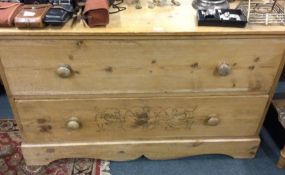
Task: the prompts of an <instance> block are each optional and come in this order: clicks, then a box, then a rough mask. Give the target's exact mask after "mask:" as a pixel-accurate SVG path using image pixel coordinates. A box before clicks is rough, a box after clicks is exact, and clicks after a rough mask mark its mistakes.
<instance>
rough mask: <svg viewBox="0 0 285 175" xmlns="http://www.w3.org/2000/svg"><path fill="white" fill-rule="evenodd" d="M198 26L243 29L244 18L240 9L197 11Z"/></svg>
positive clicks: (245, 20)
mask: <svg viewBox="0 0 285 175" xmlns="http://www.w3.org/2000/svg"><path fill="white" fill-rule="evenodd" d="M197 13H198V15H197V16H198V25H199V26H223V27H245V26H246V23H247V19H246V16H245V15H244V14H243V12H242V11H241V10H240V9H208V10H198V12H197Z"/></svg>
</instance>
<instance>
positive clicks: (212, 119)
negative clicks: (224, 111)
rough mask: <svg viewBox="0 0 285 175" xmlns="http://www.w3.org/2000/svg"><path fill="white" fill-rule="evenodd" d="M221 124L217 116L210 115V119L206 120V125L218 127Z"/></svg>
mask: <svg viewBox="0 0 285 175" xmlns="http://www.w3.org/2000/svg"><path fill="white" fill-rule="evenodd" d="M219 123H220V118H219V117H218V116H217V115H215V114H211V115H209V116H208V118H207V119H206V125H209V126H217V125H218V124H219Z"/></svg>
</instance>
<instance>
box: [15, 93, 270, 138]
mask: <svg viewBox="0 0 285 175" xmlns="http://www.w3.org/2000/svg"><path fill="white" fill-rule="evenodd" d="M267 99H268V97H267V96H254V97H245V96H244V97H243V96H239V97H234V96H226V97H215V96H212V97H208V98H206V97H159V98H158V97H156V98H102V99H101V98H100V99H92V100H83V99H74V100H71V99H69V100H16V107H17V111H18V113H19V116H20V120H21V122H22V125H23V135H24V138H25V141H26V142H29V143H33V142H34V143H38V142H47V143H48V142H71V141H110V140H112V141H114V140H129V139H132V140H140V139H177V138H193V137H203V136H205V137H212V136H213V137H226V136H230V137H232V136H254V135H255V134H256V132H257V129H258V126H259V124H260V120H261V117H262V114H263V111H264V108H265V105H266V102H267ZM77 126H80V127H79V128H77Z"/></svg>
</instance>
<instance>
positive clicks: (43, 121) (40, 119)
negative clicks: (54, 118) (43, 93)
mask: <svg viewBox="0 0 285 175" xmlns="http://www.w3.org/2000/svg"><path fill="white" fill-rule="evenodd" d="M46 122H47V120H46V119H44V118H39V119H37V123H38V124H44V123H46Z"/></svg>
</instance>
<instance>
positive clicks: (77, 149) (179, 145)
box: [22, 137, 260, 165]
mask: <svg viewBox="0 0 285 175" xmlns="http://www.w3.org/2000/svg"><path fill="white" fill-rule="evenodd" d="M259 143H260V139H259V138H256V137H255V138H242V139H239V138H237V139H234V138H228V139H192V140H190V139H189V140H186V139H179V140H152V141H140V140H136V141H121V142H114V141H111V142H75V143H72V142H71V143H65V144H53V143H50V144H26V143H23V144H22V152H23V154H24V157H25V158H26V163H27V164H28V165H46V164H48V163H50V162H52V161H54V160H57V159H60V158H74V157H84V158H98V159H103V160H115V161H125V160H134V159H137V158H139V157H141V156H145V157H147V158H149V159H152V160H164V159H175V158H182V157H186V156H191V155H199V154H225V155H229V156H231V157H234V158H253V157H254V155H255V154H256V151H257V148H258V146H259Z"/></svg>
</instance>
